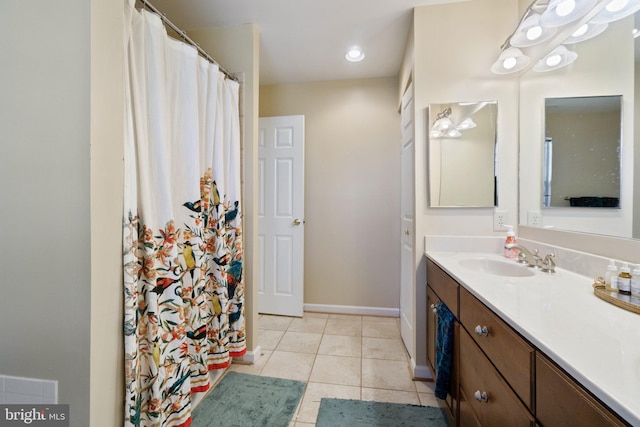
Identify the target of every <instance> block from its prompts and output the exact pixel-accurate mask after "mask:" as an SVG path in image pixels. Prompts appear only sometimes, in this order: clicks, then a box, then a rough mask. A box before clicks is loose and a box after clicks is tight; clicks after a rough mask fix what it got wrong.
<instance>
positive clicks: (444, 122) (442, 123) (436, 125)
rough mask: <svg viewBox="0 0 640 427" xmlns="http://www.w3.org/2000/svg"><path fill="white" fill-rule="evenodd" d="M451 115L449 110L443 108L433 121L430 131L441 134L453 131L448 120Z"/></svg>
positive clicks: (451, 123)
mask: <svg viewBox="0 0 640 427" xmlns="http://www.w3.org/2000/svg"><path fill="white" fill-rule="evenodd" d="M450 115H451V108H445V109H444V110H442V111H441V112H440V113H438V115H437V116H436V119H435V120H434V121H433V126H432V127H431V129H433V130H434V131H440V132H442V133H443V134H444V133H446V132H447V131H449V130H450V129H453V127H454V126H453V122H452V121H451V119H450V118H449V116H450Z"/></svg>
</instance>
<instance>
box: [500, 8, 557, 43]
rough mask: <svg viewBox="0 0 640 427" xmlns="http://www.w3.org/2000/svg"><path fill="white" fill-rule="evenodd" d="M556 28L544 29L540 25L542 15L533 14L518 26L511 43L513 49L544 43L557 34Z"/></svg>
mask: <svg viewBox="0 0 640 427" xmlns="http://www.w3.org/2000/svg"><path fill="white" fill-rule="evenodd" d="M556 31H557V30H556V28H555V27H543V26H542V25H540V15H539V14H537V13H532V14H531V15H529V16H527V17H526V18H525V19H524V20H523V21H522V23H521V24H520V25H519V26H518V29H517V30H516V32H515V34H514V35H513V36H512V37H511V40H510V43H511V46H513V47H528V46H534V45H536V44H538V43H542V42H544V41H546V40H548V39H550V38H551V37H553V35H554V34H555V33H556Z"/></svg>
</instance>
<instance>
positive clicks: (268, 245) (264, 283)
mask: <svg viewBox="0 0 640 427" xmlns="http://www.w3.org/2000/svg"><path fill="white" fill-rule="evenodd" d="M259 127H260V131H259V148H258V188H259V191H258V248H257V249H258V251H257V252H258V266H259V267H258V268H259V272H258V276H259V283H258V294H259V297H258V311H259V312H260V313H266V314H280V315H286V316H300V317H301V316H302V311H303V310H302V309H303V289H304V284H303V279H304V270H303V267H304V116H281V117H265V118H261V119H260V125H259Z"/></svg>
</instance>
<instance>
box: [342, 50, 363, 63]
mask: <svg viewBox="0 0 640 427" xmlns="http://www.w3.org/2000/svg"><path fill="white" fill-rule="evenodd" d="M344 57H345V59H346V60H347V61H349V62H360V61H362V60H363V59H364V52H363V51H362V49H361V48H360V47H359V46H353V47H351V48H350V49H349V50H348V51H347V53H346V54H345V55H344Z"/></svg>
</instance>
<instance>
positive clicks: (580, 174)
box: [542, 96, 622, 208]
mask: <svg viewBox="0 0 640 427" xmlns="http://www.w3.org/2000/svg"><path fill="white" fill-rule="evenodd" d="M544 111H545V114H544V129H545V135H544V143H543V144H544V145H543V147H542V150H543V154H542V169H543V170H542V207H543V208H549V207H591V208H596V207H600V208H619V207H620V130H621V111H622V97H621V96H591V97H589V96H585V97H574V98H547V99H545V107H544Z"/></svg>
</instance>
